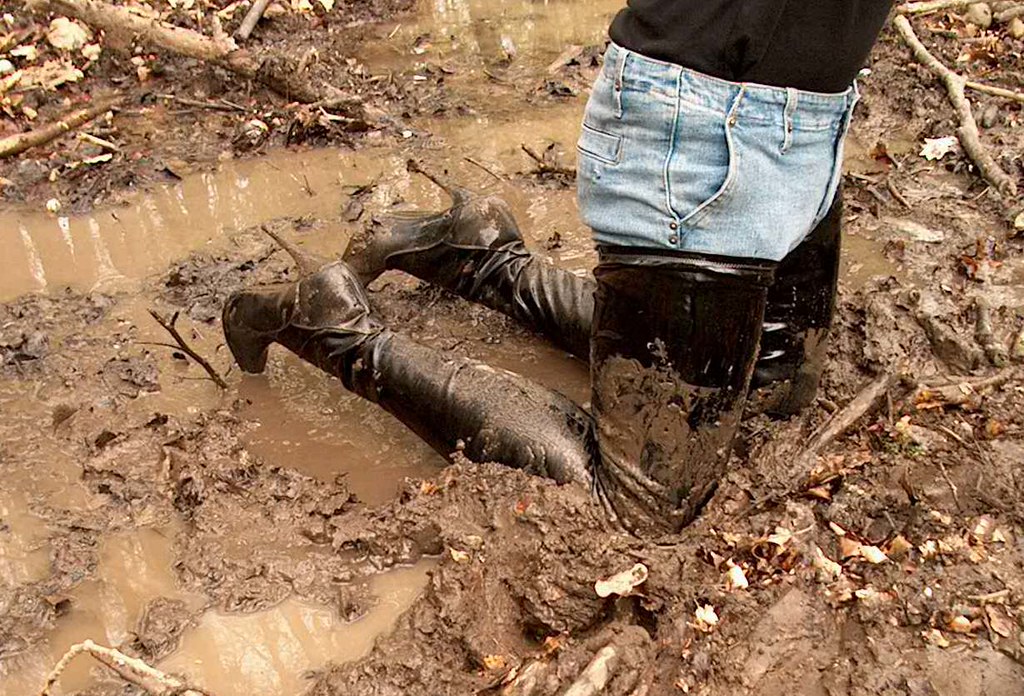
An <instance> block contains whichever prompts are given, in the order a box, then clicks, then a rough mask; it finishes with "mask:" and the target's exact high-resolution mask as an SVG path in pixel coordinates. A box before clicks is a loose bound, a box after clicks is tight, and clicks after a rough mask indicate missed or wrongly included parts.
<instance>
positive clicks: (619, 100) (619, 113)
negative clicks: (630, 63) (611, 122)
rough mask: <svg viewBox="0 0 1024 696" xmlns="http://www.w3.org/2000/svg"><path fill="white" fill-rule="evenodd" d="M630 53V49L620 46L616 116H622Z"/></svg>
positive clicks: (616, 86)
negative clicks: (627, 62) (623, 92)
mask: <svg viewBox="0 0 1024 696" xmlns="http://www.w3.org/2000/svg"><path fill="white" fill-rule="evenodd" d="M628 54H629V51H627V50H626V49H624V48H621V47H620V48H619V52H618V54H617V55H616V57H615V61H616V64H615V118H622V88H623V80H624V76H625V73H626V58H627V57H628Z"/></svg>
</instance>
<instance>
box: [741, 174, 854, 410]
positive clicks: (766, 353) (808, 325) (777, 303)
mask: <svg viewBox="0 0 1024 696" xmlns="http://www.w3.org/2000/svg"><path fill="white" fill-rule="evenodd" d="M842 222H843V203H842V192H840V193H838V194H837V195H836V199H835V202H834V203H833V204H832V208H831V209H830V210H829V212H828V215H827V216H826V217H825V218H824V219H823V220H822V221H821V222H820V223H818V226H817V227H815V228H814V229H813V230H812V231H811V233H810V234H809V235H808V236H807V238H806V239H804V241H802V242H801V243H800V245H799V246H798V247H797V248H796V249H794V250H793V251H791V252H790V253H789V254H788V255H787V256H786V258H785V259H783V260H782V262H781V263H780V264H779V267H778V269H777V270H776V272H775V282H774V283H773V284H772V286H771V288H769V289H768V306H767V309H766V310H765V320H764V332H763V333H762V335H761V353H760V356H759V358H758V361H757V366H756V368H755V370H754V377H753V386H754V387H755V388H760V387H766V386H771V389H770V390H768V391H769V393H768V394H767V395H766V397H765V399H764V402H763V403H764V407H765V410H767V411H768V412H770V413H775V414H779V415H787V416H788V415H792V414H794V413H797V412H799V411H800V410H802V409H804V408H806V407H808V406H810V405H811V404H812V403H814V398H815V395H816V394H817V392H818V383H819V382H820V381H821V373H822V371H823V370H824V368H825V357H826V353H827V351H828V344H827V338H828V334H829V330H830V329H831V328H832V316H833V314H834V313H835V306H836V289H837V286H838V282H839V257H840V249H841V246H842Z"/></svg>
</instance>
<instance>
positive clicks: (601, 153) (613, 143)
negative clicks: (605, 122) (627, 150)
mask: <svg viewBox="0 0 1024 696" xmlns="http://www.w3.org/2000/svg"><path fill="white" fill-rule="evenodd" d="M576 148H577V149H578V150H579V151H580V153H581V154H583V155H589V156H590V157H593V158H594V159H596V160H599V161H600V162H603V163H605V164H618V163H619V161H620V160H621V159H622V136H621V135H612V134H611V133H605V132H604V131H600V130H598V129H596V128H594V127H593V126H589V125H587V124H586V122H584V123H583V128H582V129H581V130H580V139H579V141H578V142H577V143H576Z"/></svg>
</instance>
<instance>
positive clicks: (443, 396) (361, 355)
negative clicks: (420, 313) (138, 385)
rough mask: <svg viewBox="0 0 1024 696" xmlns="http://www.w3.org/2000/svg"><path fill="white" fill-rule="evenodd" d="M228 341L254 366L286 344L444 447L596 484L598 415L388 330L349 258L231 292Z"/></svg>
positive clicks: (518, 379)
mask: <svg viewBox="0 0 1024 696" xmlns="http://www.w3.org/2000/svg"><path fill="white" fill-rule="evenodd" d="M223 326H224V335H225V337H226V339H227V344H228V347H229V348H230V349H231V352H232V354H233V355H234V356H235V359H236V360H237V361H238V364H239V365H240V366H241V367H242V369H243V370H245V371H246V372H260V371H262V370H263V369H264V367H265V365H266V359H267V350H268V348H269V346H270V344H271V343H279V344H281V345H283V346H284V347H285V348H288V349H289V350H290V351H292V352H293V353H295V354H296V355H298V356H299V357H301V358H303V359H304V360H307V361H309V362H311V363H312V364H314V365H316V366H317V367H319V368H320V369H321V370H323V371H324V372H327V373H328V374H331V375H334V376H336V377H338V378H340V379H341V380H342V382H343V384H344V385H345V387H346V388H347V389H349V390H350V391H353V392H355V393H356V394H359V395H360V396H362V397H364V398H366V399H369V400H370V401H373V402H374V403H377V404H379V405H380V406H381V407H382V408H384V410H386V411H388V412H389V413H391V414H392V415H394V416H395V417H397V418H398V419H399V420H400V421H402V422H403V423H404V424H405V425H406V426H408V427H409V428H411V429H412V430H413V431H415V432H416V433H417V434H418V435H420V437H422V438H423V439H424V440H426V441H427V442H429V443H430V444H431V445H432V446H433V447H434V448H435V449H437V451H438V452H440V453H441V454H443V455H448V454H450V453H451V452H453V451H455V450H462V451H463V453H464V454H465V455H466V456H467V457H468V458H469V459H470V460H471V461H475V462H486V461H495V462H500V463H502V464H505V465H507V466H512V467H516V468H521V469H525V470H527V471H529V472H531V473H534V474H538V475H542V476H546V477H549V478H553V479H555V480H556V481H559V482H567V481H580V482H582V483H584V484H586V485H590V484H591V478H590V472H589V469H590V467H591V466H592V464H593V462H592V457H593V455H594V452H595V451H596V447H595V445H594V435H593V421H592V419H591V417H590V416H589V414H587V413H586V412H585V411H583V410H582V409H581V408H580V407H579V406H577V405H576V404H574V403H573V402H572V401H571V400H569V399H568V398H566V397H564V396H562V395H561V394H558V393H557V392H553V391H551V390H548V389H545V388H543V387H541V386H539V385H537V384H534V383H533V382H530V381H529V380H527V379H525V378H523V377H520V376H519V375H514V374H512V373H509V372H505V371H501V370H495V369H493V368H491V367H488V366H487V365H483V364H481V363H478V362H475V361H471V360H467V359H459V358H455V359H452V358H448V357H445V356H444V355H442V354H441V353H438V352H437V351H435V350H433V349H431V348H428V347H426V346H423V345H420V344H418V343H416V342H415V341H412V340H411V339H409V338H406V337H404V336H401V335H399V334H396V333H393V332H391V331H389V330H387V329H386V328H384V327H383V326H382V325H381V324H380V322H379V321H378V320H377V319H376V318H374V317H373V316H372V314H371V311H370V306H369V302H368V300H367V297H366V293H365V290H364V289H363V287H362V285H361V284H360V282H359V279H358V278H357V277H356V275H355V274H354V273H353V272H352V271H351V270H349V268H348V267H347V266H346V265H345V264H344V263H343V262H340V261H339V262H336V263H334V264H331V265H328V266H326V267H324V268H322V269H320V270H319V271H316V272H315V273H312V274H311V275H309V276H307V277H305V278H303V279H302V280H299V281H298V282H297V283H294V284H291V285H286V286H275V287H271V288H264V289H256V290H246V291H242V292H238V293H235V294H234V295H232V296H231V297H230V298H229V299H228V301H227V303H226V305H225V307H224V312H223Z"/></svg>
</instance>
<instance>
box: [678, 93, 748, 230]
mask: <svg viewBox="0 0 1024 696" xmlns="http://www.w3.org/2000/svg"><path fill="white" fill-rule="evenodd" d="M745 91H746V87H742V86H741V87H740V91H739V94H737V95H736V99H735V100H734V101H733V104H732V108H730V109H729V115H728V116H727V118H726V121H725V145H726V149H727V150H728V153H729V169H728V171H727V172H726V174H725V181H723V182H722V185H721V187H719V189H718V190H717V191H715V193H714V195H712V196H711V198H709V199H707V200H706V201H704V202H703V203H701V204H700V205H699V206H697V207H696V208H695V209H694V211H693V212H692V213H690V214H689V215H687V216H686V217H685V218H683V220H682V223H681V224H683V225H686V226H687V227H696V226H698V225H699V224H700V223H701V222H702V221H704V220H705V219H707V216H708V214H710V212H711V211H712V210H714V208H715V207H717V206H718V204H719V203H721V201H722V200H723V199H724V198H725V196H726V194H728V193H729V191H731V190H732V187H733V184H734V183H735V182H736V174H737V171H738V170H739V160H740V154H739V150H738V149H737V148H736V143H735V141H734V140H733V133H732V129H733V127H734V126H735V125H736V112H737V111H739V108H740V104H742V103H743V95H744V93H745Z"/></svg>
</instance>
